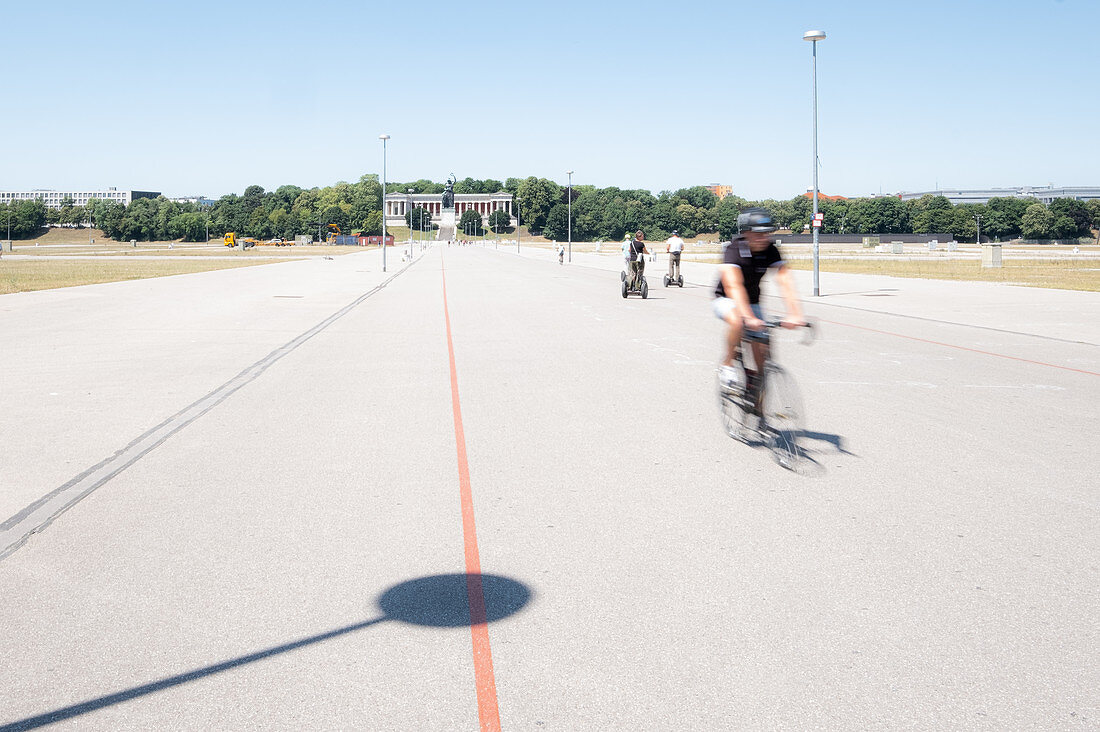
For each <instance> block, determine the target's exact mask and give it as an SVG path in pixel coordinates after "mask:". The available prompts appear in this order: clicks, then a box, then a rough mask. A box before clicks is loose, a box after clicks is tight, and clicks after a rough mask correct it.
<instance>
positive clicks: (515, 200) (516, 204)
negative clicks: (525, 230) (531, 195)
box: [512, 198, 519, 254]
mask: <svg viewBox="0 0 1100 732" xmlns="http://www.w3.org/2000/svg"><path fill="white" fill-rule="evenodd" d="M512 203H514V204H515V206H516V254H519V199H518V198H513V199H512Z"/></svg>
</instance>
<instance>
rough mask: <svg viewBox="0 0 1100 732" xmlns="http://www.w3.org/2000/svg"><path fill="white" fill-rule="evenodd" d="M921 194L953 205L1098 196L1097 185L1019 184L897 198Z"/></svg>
mask: <svg viewBox="0 0 1100 732" xmlns="http://www.w3.org/2000/svg"><path fill="white" fill-rule="evenodd" d="M923 196H943V197H944V198H946V199H947V200H948V201H950V202H951V203H952V204H954V205H958V204H960V203H988V202H989V199H991V198H1034V199H1035V200H1036V201H1039V202H1040V203H1046V204H1049V203H1050V202H1051V201H1053V200H1054V199H1056V198H1073V199H1076V200H1078V201H1091V200H1093V199H1098V198H1100V188H1098V187H1088V186H1083V187H1074V188H1067V187H1062V188H1054V187H1051V186H1039V187H1036V186H1020V187H1018V188H971V189H959V188H946V189H942V190H938V191H920V192H917V193H899V194H898V198H900V199H901V200H903V201H911V200H913V199H917V198H921V197H923Z"/></svg>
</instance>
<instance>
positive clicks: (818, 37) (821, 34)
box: [802, 30, 825, 297]
mask: <svg viewBox="0 0 1100 732" xmlns="http://www.w3.org/2000/svg"><path fill="white" fill-rule="evenodd" d="M802 40H804V41H810V42H812V43H813V47H814V220H813V223H812V224H811V225H810V226H811V228H813V230H814V297H818V296H819V295H820V294H821V288H820V286H819V285H820V276H821V275H820V268H819V256H818V255H819V252H820V248H819V245H818V233H819V232H820V231H821V227H820V226H818V220H817V42H818V41H824V40H825V31H819V30H810V31H806V32H805V33H803V34H802Z"/></svg>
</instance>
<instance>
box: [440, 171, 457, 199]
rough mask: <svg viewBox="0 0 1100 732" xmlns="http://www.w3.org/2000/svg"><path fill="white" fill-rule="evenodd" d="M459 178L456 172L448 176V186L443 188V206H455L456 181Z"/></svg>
mask: <svg viewBox="0 0 1100 732" xmlns="http://www.w3.org/2000/svg"><path fill="white" fill-rule="evenodd" d="M457 180H458V178H456V177H455V174H454V173H451V174H450V175H449V176H447V187H446V188H445V189H444V190H443V208H454V207H455V190H454V188H455V182H456V181H457Z"/></svg>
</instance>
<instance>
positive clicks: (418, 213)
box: [405, 206, 474, 231]
mask: <svg viewBox="0 0 1100 732" xmlns="http://www.w3.org/2000/svg"><path fill="white" fill-rule="evenodd" d="M468 213H474V212H473V211H464V212H463V214H462V216H463V217H465V216H466V214H468ZM405 225H406V226H408V227H409V228H410V229H413V230H415V231H427V230H428V229H429V228H430V227H431V225H432V217H431V214H429V213H428V209H426V208H424V207H423V206H417V207H415V208H411V209H409V210H408V211H406V212H405ZM459 228H462V227H461V226H460V227H459Z"/></svg>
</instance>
